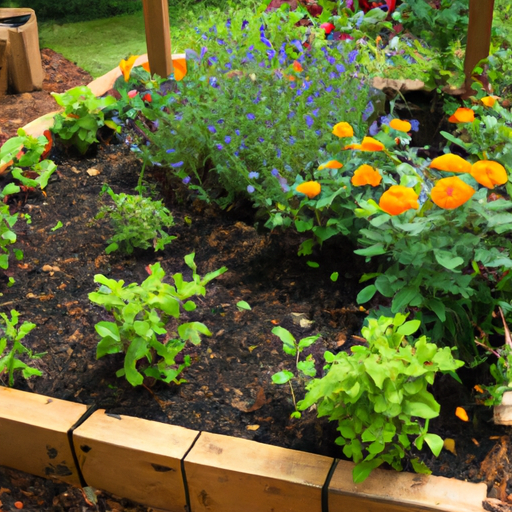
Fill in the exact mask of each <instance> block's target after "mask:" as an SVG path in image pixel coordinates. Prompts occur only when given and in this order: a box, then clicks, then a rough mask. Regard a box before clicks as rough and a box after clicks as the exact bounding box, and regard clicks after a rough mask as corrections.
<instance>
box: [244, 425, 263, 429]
mask: <svg viewBox="0 0 512 512" xmlns="http://www.w3.org/2000/svg"><path fill="white" fill-rule="evenodd" d="M259 428H260V426H259V425H247V427H246V429H247V430H258V429H259Z"/></svg>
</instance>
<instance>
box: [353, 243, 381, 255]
mask: <svg viewBox="0 0 512 512" xmlns="http://www.w3.org/2000/svg"><path fill="white" fill-rule="evenodd" d="M386 251H387V249H386V248H385V247H384V244H375V245H372V246H370V247H366V248H365V249H357V250H356V251H354V253H355V254H359V255H360V256H378V255H380V254H386Z"/></svg>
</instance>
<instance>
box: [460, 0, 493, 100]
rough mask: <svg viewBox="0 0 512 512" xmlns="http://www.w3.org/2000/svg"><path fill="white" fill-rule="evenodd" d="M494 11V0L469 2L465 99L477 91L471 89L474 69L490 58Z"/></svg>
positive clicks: (465, 61)
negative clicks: (483, 60)
mask: <svg viewBox="0 0 512 512" xmlns="http://www.w3.org/2000/svg"><path fill="white" fill-rule="evenodd" d="M493 10H494V0H469V25H468V42H467V46H466V57H465V60H464V74H465V75H466V81H465V84H464V85H465V88H466V92H465V93H464V94H463V96H462V97H463V98H468V97H469V96H471V95H472V94H474V92H475V91H473V89H472V87H471V86H472V83H473V80H472V77H471V76H472V73H473V69H474V68H475V66H476V65H477V64H478V63H479V62H480V61H481V60H482V59H486V58H487V57H488V56H489V48H490V46H491V28H492V14H493Z"/></svg>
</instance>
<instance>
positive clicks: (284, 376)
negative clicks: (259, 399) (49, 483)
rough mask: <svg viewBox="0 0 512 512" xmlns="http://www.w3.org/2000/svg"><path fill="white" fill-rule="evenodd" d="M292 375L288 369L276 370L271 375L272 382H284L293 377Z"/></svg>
mask: <svg viewBox="0 0 512 512" xmlns="http://www.w3.org/2000/svg"><path fill="white" fill-rule="evenodd" d="M293 377H294V375H293V373H292V372H289V371H286V370H285V371H282V372H277V373H274V375H272V382H273V383H274V384H286V383H287V382H288V381H289V380H291V379H293Z"/></svg>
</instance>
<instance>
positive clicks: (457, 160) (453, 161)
mask: <svg viewBox="0 0 512 512" xmlns="http://www.w3.org/2000/svg"><path fill="white" fill-rule="evenodd" d="M429 167H430V168H431V169H437V170H438V171H447V172H463V173H467V172H471V164H470V163H469V162H467V161H466V160H464V158H462V157H460V156H459V155H454V154H452V153H447V154H446V155H442V156H438V157H437V158H434V160H432V162H430V165H429Z"/></svg>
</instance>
